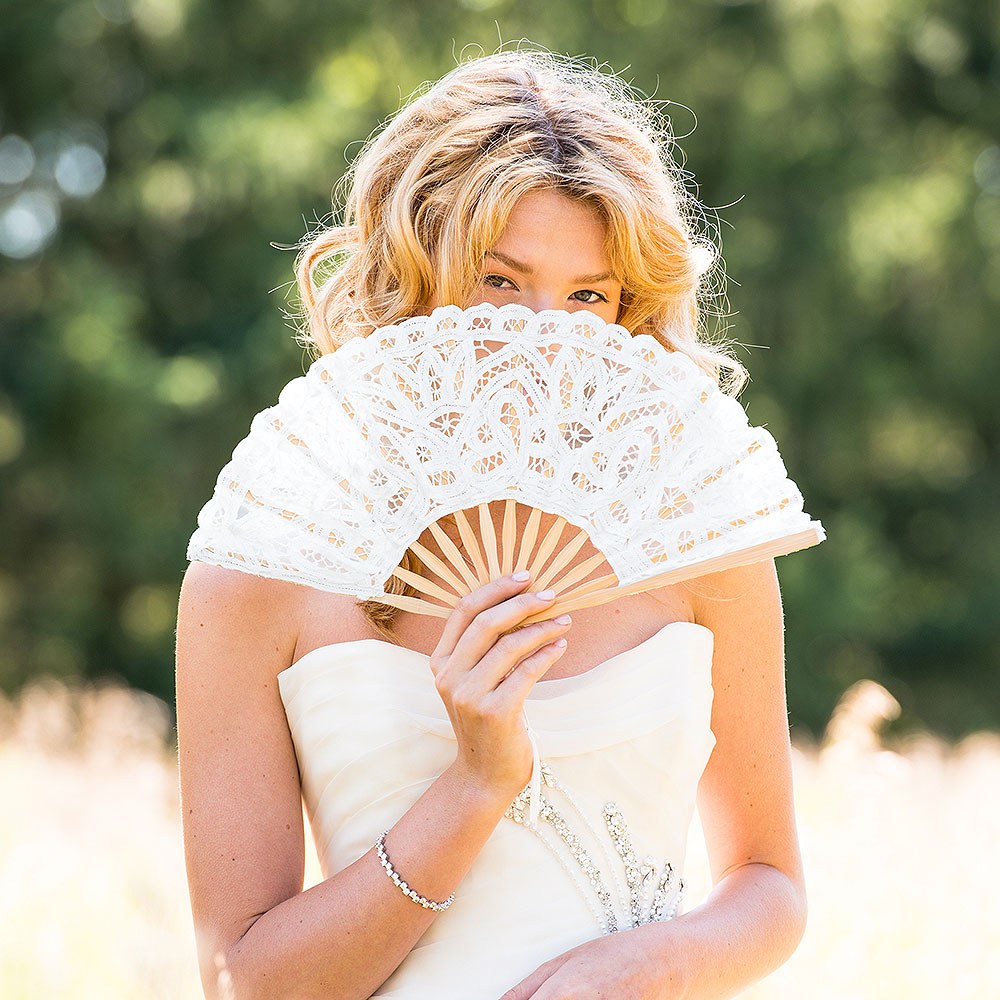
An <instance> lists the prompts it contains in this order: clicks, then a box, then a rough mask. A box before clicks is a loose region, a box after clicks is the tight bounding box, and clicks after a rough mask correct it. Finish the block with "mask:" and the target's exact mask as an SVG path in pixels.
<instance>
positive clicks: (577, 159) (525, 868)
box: [177, 52, 806, 1000]
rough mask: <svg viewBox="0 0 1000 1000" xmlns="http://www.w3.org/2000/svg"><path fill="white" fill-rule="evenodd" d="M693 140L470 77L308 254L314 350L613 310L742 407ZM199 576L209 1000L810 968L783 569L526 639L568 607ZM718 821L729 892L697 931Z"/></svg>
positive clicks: (187, 654) (447, 83) (358, 164)
mask: <svg viewBox="0 0 1000 1000" xmlns="http://www.w3.org/2000/svg"><path fill="white" fill-rule="evenodd" d="M671 141H672V140H671V138H670V136H669V133H668V132H667V129H666V125H665V123H664V122H662V121H660V120H659V119H658V118H657V117H656V115H655V114H654V112H653V110H652V108H651V107H650V105H649V104H647V103H644V102H642V101H639V100H636V99H634V98H633V97H631V96H630V93H629V91H628V89H627V88H626V87H624V86H623V85H622V84H621V83H620V82H619V81H618V80H617V79H616V78H615V77H613V76H608V75H605V74H602V73H598V72H595V71H593V70H591V69H588V68H586V67H585V66H582V65H581V64H579V63H577V62H575V61H571V60H567V59H562V58H557V57H555V56H551V55H548V54H540V53H529V52H517V53H501V54H498V55H493V56H487V57H483V58H479V59H475V60H472V61H469V62H466V63H464V64H462V65H460V66H458V67H457V68H456V69H454V70H453V71H452V72H450V73H449V74H448V75H447V76H445V77H444V78H443V79H441V80H440V81H438V82H437V83H436V84H434V85H433V86H432V87H430V88H429V89H426V90H425V91H424V92H423V93H422V94H421V95H419V96H417V97H416V98H415V99H413V100H412V101H411V102H410V103H409V104H408V105H407V106H406V107H405V108H404V109H403V110H401V111H400V112H399V113H398V114H397V115H396V116H395V118H394V119H393V120H391V121H390V122H389V123H388V125H386V126H385V128H384V129H383V130H382V131H381V132H380V133H379V134H378V135H377V136H376V137H374V138H372V139H370V140H369V142H368V143H367V144H366V146H365V147H364V149H363V150H362V152H361V154H360V155H359V156H358V158H357V159H356V161H355V162H354V164H353V167H352V171H351V173H350V175H349V177H348V179H347V184H348V185H349V191H348V197H347V203H346V212H345V215H344V224H343V225H340V226H334V227H332V228H330V229H329V230H328V231H324V232H322V233H319V234H318V235H315V236H313V237H312V238H311V239H310V241H309V242H308V244H307V245H305V246H304V247H303V250H302V253H301V255H300V259H299V265H298V277H299V282H300V287H301V291H302V297H303V301H304V303H305V305H306V313H307V320H308V328H307V331H306V340H307V342H308V343H309V344H310V345H311V347H312V348H313V349H314V351H315V353H316V354H317V355H319V354H325V353H328V352H331V351H335V350H336V349H337V347H338V345H340V344H341V343H343V342H344V341H345V340H346V339H347V338H350V337H356V336H366V335H367V334H369V333H370V332H371V331H372V330H374V329H376V328H377V327H379V326H382V325H385V324H388V323H391V322H395V321H398V320H400V319H401V318H404V317H406V316H411V315H414V314H428V313H429V312H430V311H431V310H432V309H434V308H435V307H436V306H438V305H441V304H447V303H450V304H457V305H460V306H469V305H473V304H476V303H481V302H488V303H494V304H496V305H503V304H506V303H520V304H522V305H525V306H527V307H529V308H530V309H532V310H536V311H540V310H544V309H562V310H567V311H570V312H572V311H575V310H589V311H590V312H593V313H596V314H597V315H598V316H600V317H602V318H603V319H605V320H607V321H609V322H615V321H617V322H618V323H620V324H622V325H623V326H624V327H626V328H627V329H628V330H630V331H631V332H632V333H633V334H637V333H648V334H651V335H653V336H655V337H657V338H658V339H659V340H660V341H661V342H662V343H663V344H664V345H666V346H667V347H669V348H670V349H672V350H677V351H683V352H685V353H687V354H688V355H690V357H691V358H693V359H694V360H695V361H696V362H697V364H698V365H700V366H701V367H702V368H703V369H704V370H705V371H706V372H708V373H709V374H710V375H711V376H712V377H713V378H715V379H718V380H720V382H722V383H723V384H724V386H725V387H726V388H727V389H728V391H730V392H736V391H738V389H739V387H740V385H741V384H742V381H743V379H744V378H745V372H744V371H743V370H742V368H741V366H740V365H739V363H738V362H737V361H735V360H734V359H732V358H730V357H729V356H727V354H726V353H725V352H724V350H723V349H722V348H721V347H720V345H718V344H715V345H713V344H712V343H709V342H708V341H707V339H706V337H705V334H704V329H703V326H704V323H703V313H704V309H702V310H701V311H699V300H701V301H702V303H703V301H704V298H705V297H706V296H707V295H710V294H711V293H712V276H713V275H715V274H716V273H717V267H716V266H715V263H714V259H713V255H712V246H711V243H710V241H709V240H707V239H706V238H705V236H704V235H702V234H701V233H700V230H699V220H701V218H702V217H701V216H700V214H699V211H698V205H697V202H696V201H695V200H694V199H693V198H692V197H691V196H690V195H689V194H688V193H687V191H686V189H685V186H684V183H683V178H682V175H681V172H680V171H679V169H678V168H677V167H676V165H675V164H674V161H673V160H672V159H671V155H670V145H669V144H670V143H671ZM497 506H498V505H497ZM499 516H500V512H499V510H498V511H497V517H498V525H499ZM546 517H548V515H546ZM547 523H548V522H547V521H543V525H542V528H543V530H544V528H545V527H546V524H547ZM446 530H448V531H449V532H450V533H452V534H453V533H454V524H451V525H450V527H449V526H446ZM453 537H457V535H454V534H453ZM421 542H423V543H424V544H425V545H426V546H427V547H428V548H429V549H430V550H431V551H436V552H440V549H439V548H438V546H437V544H436V542H435V541H434V539H433V538H432V536H431V535H430V534H429V532H426V533H425V535H424V536H422V537H421ZM595 551H596V550H595V549H593V548H590V547H588V546H585V547H584V548H583V549H581V551H580V552H579V553H578V555H577V556H576V557H575V559H574V565H575V564H576V562H578V561H582V560H585V559H587V558H589V557H590V556H591V555H593V554H594V553H595ZM189 556H190V557H191V558H192V562H191V565H190V566H189V568H188V571H187V573H186V575H185V578H184V583H183V587H182V591H181V597H180V608H179V617H178V629H177V709H178V730H179V745H180V774H181V789H182V801H183V818H184V838H185V847H186V855H187V865H188V877H189V884H190V892H191V902H192V910H193V915H194V920H195V927H196V932H197V940H198V946H199V956H200V966H201V973H202V979H203V983H204V988H205V993H206V995H207V996H208V997H213V998H214V997H235V998H237V1000H250V998H276V997H295V998H334V997H337V998H359V1000H360V998H366V997H383V996H384V997H390V996H391V997H396V998H405V1000H432V998H433V1000H500V998H501V997H502V998H504V1000H528V998H533V1000H565V998H570V997H572V998H575V1000H583V998H593V1000H596V998H599V997H600V998H610V997H613V998H616V1000H626V998H628V1000H654V998H655V1000H667V998H680V997H684V998H691V1000H695V998H705V1000H708V998H721V997H730V996H734V995H736V994H737V993H739V992H740V991H741V990H742V989H743V988H744V987H746V986H748V985H749V984H751V983H752V982H754V981H756V980H758V979H760V978H761V977H763V976H765V975H766V974H767V973H769V972H770V971H771V970H773V969H775V968H776V967H777V966H779V965H780V964H781V963H782V962H784V961H785V960H786V959H787V958H788V957H789V955H790V954H791V953H792V952H793V950H794V949H795V947H796V946H797V944H798V942H799V940H800V938H801V936H802V933H803V930H804V925H805V919H806V896H805V887H804V881H803V873H802V867H801V860H800V854H799V846H798V841H797V834H796V827H795V820H794V815H793V808H792V785H791V768H790V752H789V751H790V747H789V731H788V722H787V716H786V705H785V689H784V663H783V642H782V634H783V628H782V609H781V599H780V594H779V588H778V581H777V578H776V574H775V568H774V564H773V561H772V560H768V561H765V562H760V563H757V564H755V565H752V566H747V567H743V568H739V569H732V570H727V571H725V572H721V573H716V574H713V575H711V576H704V577H702V578H700V579H699V580H698V581H697V583H696V585H692V586H685V585H683V584H681V585H676V586H669V587H662V588H660V589H659V590H654V591H650V592H647V593H645V594H641V595H636V596H631V597H625V598H621V599H618V600H616V601H612V602H611V603H608V604H605V605H602V606H599V607H596V608H591V609H585V610H581V611H577V612H574V613H573V614H572V616H571V618H569V617H566V616H559V617H556V618H554V619H547V620H542V621H539V622H537V623H535V624H532V625H528V626H526V627H523V628H519V627H518V626H519V625H520V623H521V622H523V621H524V619H526V618H527V617H529V616H530V615H533V614H535V613H536V612H538V611H539V610H543V609H544V608H545V607H546V605H547V603H551V600H552V595H551V593H545V592H536V590H534V589H533V588H532V581H531V580H530V579H529V580H525V579H518V578H515V577H513V576H510V577H503V578H500V579H497V580H494V581H493V582H491V583H490V584H489V585H487V586H484V587H482V588H481V589H479V590H477V591H475V592H473V593H472V594H470V595H469V596H468V597H467V598H466V599H463V600H462V601H461V603H460V604H459V605H458V607H457V608H456V609H455V610H454V612H453V613H452V614H451V616H450V617H449V618H448V619H446V620H442V619H436V618H426V617H423V616H418V615H414V614H410V613H407V612H401V611H397V610H395V609H394V608H391V607H388V606H385V605H380V604H376V603H374V602H371V601H369V602H358V601H357V600H355V599H354V598H351V597H347V596H344V595H339V594H334V593H327V592H323V591H320V590H317V589H313V588H310V587H305V586H302V585H299V584H296V583H292V582H288V581H287V580H281V579H272V578H270V577H266V576H260V575H253V574H251V573H247V572H239V571H236V570H234V569H233V568H227V567H225V566H221V565H216V564H214V563H213V559H212V558H211V556H209V555H206V554H205V551H204V550H198V549H197V548H195V549H194V551H192V550H189ZM526 707H527V708H530V710H531V712H532V713H533V715H532V718H533V719H534V720H535V721H536V722H537V723H538V724H539V725H540V726H541V727H542V728H546V729H547V734H546V739H548V738H549V737H551V742H550V743H548V744H544V746H549V747H551V749H552V754H553V757H552V759H546V760H544V763H545V765H546V770H545V773H551V774H553V775H555V776H556V778H557V780H556V782H555V783H554V784H551V785H550V784H548V783H546V785H545V786H544V792H545V795H546V796H547V802H548V803H549V806H548V807H547V812H546V817H545V818H546V820H547V822H546V823H543V824H541V826H544V827H545V829H544V830H542V829H541V828H540V827H538V828H535V829H529V828H528V827H527V826H526V825H525V824H524V823H523V822H521V821H520V820H521V819H523V815H521V814H519V812H518V810H519V809H520V808H521V807H522V806H523V800H522V790H524V789H525V788H526V785H527V784H528V782H529V778H530V776H531V774H532V768H533V751H532V746H531V745H530V741H529V736H528V733H527V732H526V730H525V725H524V721H523V720H524V715H523V712H524V710H525V709H526ZM428 719H430V721H429V722H428ZM303 795H304V796H305V801H306V805H307V808H308V812H309V816H310V819H311V825H312V830H313V834H314V836H315V838H316V840H317V848H318V851H319V854H320V857H321V860H322V864H323V874H324V879H323V881H321V882H320V883H319V884H317V885H315V886H313V887H312V888H310V889H308V890H307V891H303V889H302V887H303V866H304V860H303V859H304V843H303V837H304V831H303V824H302V799H301V797H302V796H303ZM696 804H697V806H698V808H699V812H700V817H701V822H702V826H703V828H704V831H705V835H706V840H707V849H708V854H709V858H710V862H711V869H712V876H713V881H714V888H713V890H712V892H711V894H710V895H709V896H708V898H707V899H705V900H704V901H703V902H701V903H700V904H699V905H694V906H691V907H689V908H685V907H682V906H681V905H680V902H681V894H682V891H683V885H682V879H681V871H682V865H683V855H684V850H685V840H686V836H687V829H688V822H689V820H690V819H691V816H692V813H693V810H694V808H695V805H696ZM383 834H384V835H383ZM657 891H658V892H659V895H658V896H656V892H657Z"/></svg>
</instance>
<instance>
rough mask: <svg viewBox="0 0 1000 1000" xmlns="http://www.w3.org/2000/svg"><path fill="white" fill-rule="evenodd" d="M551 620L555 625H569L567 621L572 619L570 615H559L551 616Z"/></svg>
mask: <svg viewBox="0 0 1000 1000" xmlns="http://www.w3.org/2000/svg"><path fill="white" fill-rule="evenodd" d="M552 620H553V621H554V622H555V623H556V624H557V625H569V623H570V622H571V621H572V620H573V619H572V618H570V616H569V615H559V617H558V618H553V619H552Z"/></svg>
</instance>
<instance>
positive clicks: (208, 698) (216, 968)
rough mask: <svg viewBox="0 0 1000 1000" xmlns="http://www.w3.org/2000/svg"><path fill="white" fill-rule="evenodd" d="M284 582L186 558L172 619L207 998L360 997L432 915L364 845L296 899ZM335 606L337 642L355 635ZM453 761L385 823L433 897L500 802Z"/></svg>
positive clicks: (291, 617) (292, 628)
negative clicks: (280, 681) (281, 677)
mask: <svg viewBox="0 0 1000 1000" xmlns="http://www.w3.org/2000/svg"><path fill="white" fill-rule="evenodd" d="M300 596H301V591H300V590H299V588H298V587H297V586H296V585H295V584H290V583H281V582H278V581H273V580H264V579H261V578H259V577H253V576H250V575H248V574H245V573H240V572H237V571H233V570H226V569H222V568H219V567H215V566H209V565H206V564H203V563H192V564H191V566H190V567H189V568H188V571H187V573H186V574H185V577H184V583H183V586H182V588H181V595H180V606H179V612H178V624H177V657H176V665H177V729H178V741H179V750H180V779H181V805H182V814H183V823H184V845H185V855H186V860H187V871H188V881H189V887H190V893H191V906H192V912H193V915H194V921H195V932H196V938H197V942H198V952H199V964H200V968H201V975H202V982H203V984H204V988H205V993H206V996H208V997H209V998H215V997H229V996H235V997H236V998H238V1000H251V998H255V997H266V998H272V1000H273V998H274V997H282V998H310V997H323V998H324V1000H329V998H333V997H344V998H350V997H358V998H361V997H368V996H370V995H371V994H372V993H373V992H374V991H375V990H376V989H377V988H378V987H379V986H380V985H381V984H382V983H383V982H384V981H385V980H386V979H387V978H388V977H389V976H390V975H391V973H392V972H393V971H394V970H395V969H396V968H397V966H398V965H399V964H400V963H401V962H402V960H403V959H404V958H405V957H406V955H407V954H408V953H409V951H410V950H411V948H412V947H413V945H414V944H415V943H416V941H417V940H418V939H419V938H420V936H421V935H422V934H423V933H424V932H425V931H426V930H427V928H428V926H429V925H430V924H431V922H432V921H433V920H434V919H435V917H436V913H435V911H433V910H429V909H424V908H423V907H421V906H420V905H419V904H417V903H415V902H414V901H412V900H411V899H409V898H407V897H406V896H405V895H404V894H403V893H402V892H401V891H400V890H399V889H398V888H397V887H396V885H395V884H394V883H393V882H392V881H391V880H390V879H389V878H388V876H387V875H386V872H385V870H384V869H383V868H382V866H381V864H380V862H379V860H378V856H377V855H376V853H375V851H374V849H372V850H370V851H368V852H367V853H366V854H365V855H364V856H363V857H362V858H360V859H359V860H358V861H356V862H355V863H354V864H353V865H350V866H349V867H348V868H346V869H344V870H343V871H341V872H338V873H336V874H335V875H333V876H331V877H330V878H328V879H326V880H325V881H324V882H322V883H320V884H319V885H316V886H314V887H312V888H311V889H309V890H308V891H306V892H303V891H302V883H303V875H304V870H303V869H304V847H303V827H302V804H301V799H300V795H301V792H300V785H299V775H298V768H297V763H296V759H295V751H294V748H293V745H292V740H291V736H290V734H289V731H288V725H287V722H286V719H285V713H284V708H283V705H282V702H281V698H280V695H279V692H278V685H277V674H278V673H279V671H281V670H282V669H283V668H284V667H286V666H288V665H289V664H290V663H291V661H292V658H293V656H294V647H295V639H296V634H297V625H298V622H297V620H296V618H295V613H294V609H295V607H296V606H297V604H298V603H299V600H298V598H300ZM359 615H360V612H359V611H358V610H357V608H356V605H355V602H354V601H353V600H351V599H350V598H346V597H345V598H344V606H343V611H342V614H339V615H338V616H337V620H338V621H339V622H341V623H342V625H343V630H344V635H345V638H346V637H348V636H349V635H350V634H352V630H355V631H354V632H353V634H356V628H357V627H360V626H361V622H360V619H359ZM510 798H511V796H505V795H504V794H503V793H501V794H500V795H499V797H498V796H497V794H495V793H487V792H486V791H484V790H482V785H481V783H480V782H477V781H475V780H473V779H472V778H471V777H470V775H469V774H468V773H466V772H465V771H463V770H462V769H461V768H460V767H459V765H458V763H457V762H456V764H455V765H453V766H452V767H451V768H449V769H448V770H446V771H445V772H444V773H443V774H442V775H441V776H440V777H439V778H438V779H437V780H436V781H435V782H434V783H433V784H432V785H431V786H430V787H429V788H428V790H427V791H426V792H425V793H424V794H423V795H422V796H421V797H420V799H419V800H418V801H417V802H416V803H415V804H414V805H413V806H412V808H411V809H410V810H409V811H407V812H406V813H405V814H404V815H403V816H402V817H401V818H400V820H399V821H398V822H397V823H396V824H395V826H393V828H392V830H391V831H390V833H389V835H388V837H387V838H386V851H387V853H388V855H389V857H390V859H391V860H392V863H393V865H394V867H395V868H396V869H397V870H398V871H399V873H400V875H401V877H402V878H403V879H405V880H406V881H407V882H408V883H409V884H410V885H411V886H413V887H414V888H415V889H416V890H417V891H418V892H420V893H422V894H423V895H425V896H427V897H428V898H430V899H438V900H444V899H446V898H447V897H448V896H449V895H450V893H451V892H452V891H453V890H454V889H455V888H456V886H457V885H458V884H459V882H460V881H461V880H462V878H463V877H464V876H465V874H466V872H467V871H468V870H469V868H470V867H471V865H472V863H473V861H474V860H475V858H476V856H477V855H478V854H479V852H480V851H481V849H482V847H483V845H484V844H485V842H486V840H487V839H488V838H489V836H490V834H491V833H492V831H493V829H494V828H495V826H496V824H497V823H498V822H499V821H500V818H501V817H502V816H503V813H504V810H505V809H506V807H507V806H508V805H509V803H510Z"/></svg>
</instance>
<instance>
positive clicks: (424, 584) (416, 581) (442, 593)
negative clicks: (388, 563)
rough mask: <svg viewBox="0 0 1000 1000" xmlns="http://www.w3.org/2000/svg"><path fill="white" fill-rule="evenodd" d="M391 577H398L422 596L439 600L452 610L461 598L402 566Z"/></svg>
mask: <svg viewBox="0 0 1000 1000" xmlns="http://www.w3.org/2000/svg"><path fill="white" fill-rule="evenodd" d="M391 575H392V576H394V577H396V579H397V580H402V581H403V583H407V584H409V585H410V586H411V587H412V588H413V589H414V590H416V591H417V592H418V593H420V594H427V595H429V596H430V597H437V598H439V599H440V600H442V601H444V603H445V604H446V605H448V607H450V608H453V607H455V605H456V604H458V601H459V598H458V595H457V594H449V593H448V591H447V590H445V589H444V588H443V587H439V586H438V585H437V584H436V583H434V582H432V581H431V580H428V579H427V578H426V577H423V576H421V575H420V574H419V573H412V572H410V570H408V569H403V567H402V566H397V567H396V568H395V569H394V570H393V571H392V574H391Z"/></svg>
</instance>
